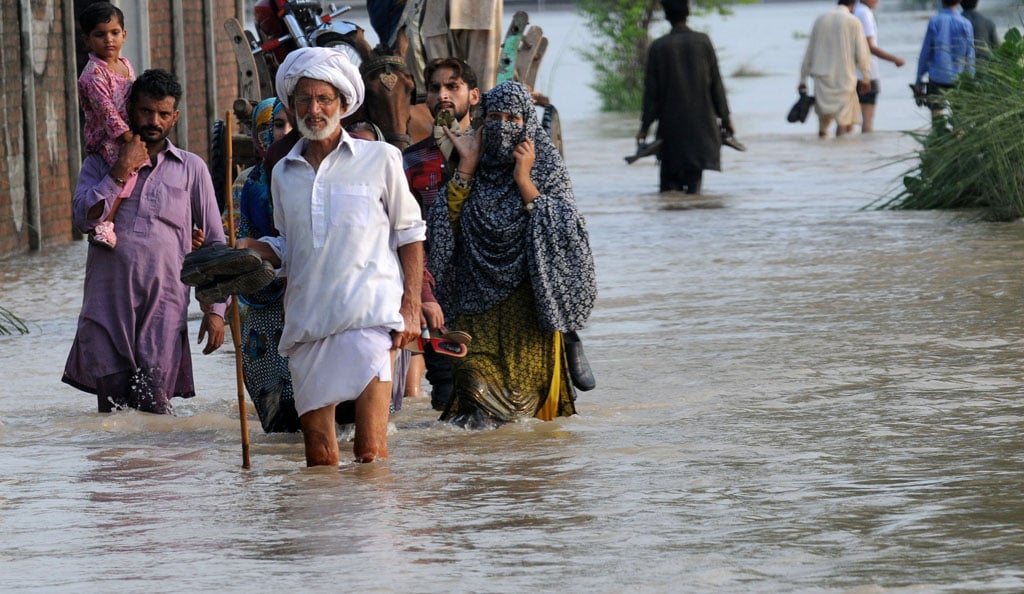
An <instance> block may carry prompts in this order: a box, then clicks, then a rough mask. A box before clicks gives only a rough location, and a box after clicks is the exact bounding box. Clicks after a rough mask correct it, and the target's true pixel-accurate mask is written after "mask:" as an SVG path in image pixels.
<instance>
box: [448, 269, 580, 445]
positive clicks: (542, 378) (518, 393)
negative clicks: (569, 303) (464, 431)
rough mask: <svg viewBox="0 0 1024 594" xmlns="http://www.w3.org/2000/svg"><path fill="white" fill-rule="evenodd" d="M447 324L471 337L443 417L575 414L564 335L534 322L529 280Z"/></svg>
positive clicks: (475, 419)
mask: <svg viewBox="0 0 1024 594" xmlns="http://www.w3.org/2000/svg"><path fill="white" fill-rule="evenodd" d="M451 329H453V330H463V331H465V332H468V333H469V334H470V335H471V336H472V337H473V342H472V343H471V344H470V345H469V353H468V354H467V355H466V356H465V357H464V358H462V359H457V360H456V361H455V366H454V369H453V370H452V380H453V384H454V386H453V392H452V399H451V401H450V402H449V404H448V408H447V409H445V411H444V413H442V415H441V420H442V421H453V422H456V423H459V424H463V425H480V424H487V423H491V424H494V423H505V422H509V421H513V420H515V419H519V418H523V417H537V418H539V419H542V420H545V421H549V420H551V419H553V418H555V417H556V416H557V417H567V416H570V415H573V414H576V405H575V400H576V393H575V391H574V390H573V387H572V383H571V381H570V379H569V374H568V370H567V369H566V366H565V356H564V354H563V348H562V334H561V333H560V332H545V331H543V330H541V328H540V326H539V325H538V324H537V308H536V305H535V303H534V299H533V288H532V287H531V286H530V284H529V283H528V282H527V283H523V284H522V285H520V286H519V288H518V289H516V290H515V291H514V292H513V293H512V294H511V295H509V297H508V298H507V299H505V300H504V301H502V302H501V303H499V304H498V305H496V306H494V307H492V308H491V309H490V310H488V311H486V312H484V313H480V314H466V315H462V316H459V318H458V319H457V320H455V322H454V324H453V325H452V326H451Z"/></svg>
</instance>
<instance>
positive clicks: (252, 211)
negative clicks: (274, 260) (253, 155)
mask: <svg viewBox="0 0 1024 594" xmlns="http://www.w3.org/2000/svg"><path fill="white" fill-rule="evenodd" d="M282 107H283V106H282V104H281V101H280V100H278V99H277V98H275V97H272V98H270V99H264V100H263V101H260V102H259V103H258V104H257V105H256V107H255V108H254V109H253V110H252V134H253V140H254V141H255V142H256V152H257V154H258V155H259V156H260V158H259V159H258V160H257V162H256V165H254V166H253V167H252V169H251V170H250V171H249V175H248V177H246V180H245V185H244V186H242V195H241V199H240V202H241V205H240V207H241V212H242V221H243V224H244V225H246V226H247V227H248V228H247V229H246V235H247V236H249V237H257V238H258V237H263V236H266V235H277V232H276V231H275V230H274V206H273V204H272V202H271V200H270V188H269V187H268V186H267V171H266V169H265V168H264V167H263V156H264V155H265V154H266V152H267V147H269V146H270V143H272V142H273V141H274V117H275V116H276V115H277V114H278V113H279V112H280V111H281V109H282Z"/></svg>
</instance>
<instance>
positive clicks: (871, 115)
mask: <svg viewBox="0 0 1024 594" xmlns="http://www.w3.org/2000/svg"><path fill="white" fill-rule="evenodd" d="M860 119H861V125H860V131H861V132H872V131H873V130H874V129H875V106H874V105H872V104H870V103H862V104H861V106H860Z"/></svg>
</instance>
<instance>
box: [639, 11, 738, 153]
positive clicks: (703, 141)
mask: <svg viewBox="0 0 1024 594" xmlns="http://www.w3.org/2000/svg"><path fill="white" fill-rule="evenodd" d="M728 119H729V104H728V103H727V102H726V99H725V87H724V86H723V85H722V76H721V74H719V72H718V58H717V57H716V56H715V48H714V47H713V46H712V45H711V39H710V38H709V37H708V36H707V35H705V34H704V33H698V32H696V31H691V30H690V29H689V28H688V27H687V26H686V25H677V26H675V27H673V28H672V31H670V32H669V33H668V34H667V35H664V36H663V37H659V38H658V39H657V40H655V41H654V43H652V44H651V48H650V50H649V51H648V54H647V72H646V76H645V78H644V105H643V115H642V121H641V124H642V127H643V129H645V130H646V129H647V128H648V127H649V126H650V125H651V123H652V122H654V121H657V122H658V138H660V139H662V146H661V167H662V168H663V169H664V168H670V169H669V171H680V170H683V169H686V170H694V169H701V170H702V169H714V170H716V171H718V170H721V161H720V159H719V153H720V152H721V148H722V133H721V130H720V126H719V120H723V121H728Z"/></svg>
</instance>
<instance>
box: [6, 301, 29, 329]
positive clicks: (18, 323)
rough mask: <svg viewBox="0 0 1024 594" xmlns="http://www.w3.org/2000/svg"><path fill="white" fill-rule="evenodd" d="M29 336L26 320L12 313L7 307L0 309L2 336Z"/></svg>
mask: <svg viewBox="0 0 1024 594" xmlns="http://www.w3.org/2000/svg"><path fill="white" fill-rule="evenodd" d="M15 332H17V333H18V334H28V326H26V325H25V322H24V320H22V319H21V318H19V317H18V316H16V315H14V314H13V313H11V311H10V310H9V309H7V308H5V307H0V334H13V333H15Z"/></svg>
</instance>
